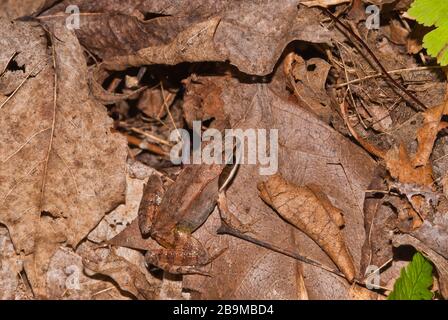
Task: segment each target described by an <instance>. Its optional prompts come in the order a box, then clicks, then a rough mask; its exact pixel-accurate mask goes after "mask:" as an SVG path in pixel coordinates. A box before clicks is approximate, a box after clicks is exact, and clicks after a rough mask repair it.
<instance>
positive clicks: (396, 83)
mask: <svg viewBox="0 0 448 320" xmlns="http://www.w3.org/2000/svg"><path fill="white" fill-rule="evenodd" d="M319 9H320V10H322V11H323V12H324V13H325V14H326V15H328V16H329V17H330V18H331V19H332V20H333V21H334V22H335V23H336V24H337V25H339V26H341V27H342V28H343V29H344V30H346V31H348V33H349V34H350V35H352V36H353V37H354V38H355V39H356V40H357V41H358V42H359V43H360V44H361V45H362V46H363V47H364V49H366V50H367V52H368V54H369V55H370V56H371V57H372V59H373V60H374V61H375V63H376V64H377V65H378V67H379V68H380V69H381V71H382V74H384V75H385V76H386V77H387V78H388V79H389V80H390V81H391V82H392V83H393V84H394V86H395V87H397V88H398V89H400V90H401V91H402V92H403V93H405V94H406V95H407V96H408V97H409V98H411V99H412V100H413V101H414V102H415V103H416V104H417V105H418V106H420V108H421V109H423V110H426V109H428V108H427V107H426V106H425V104H424V103H423V102H421V101H420V100H419V99H418V98H417V97H416V96H414V95H413V94H412V93H411V92H409V90H407V89H406V88H405V87H403V86H402V85H401V84H399V83H398V82H397V81H395V79H394V78H392V76H391V75H390V74H389V73H388V72H387V70H386V68H384V66H383V65H382V64H381V62H380V61H379V60H378V58H377V57H376V56H375V54H374V53H373V51H372V50H371V49H370V48H369V46H368V45H367V44H366V43H365V42H364V40H362V39H361V37H359V36H358V35H357V34H356V33H354V32H353V31H352V30H351V29H350V28H349V27H348V26H346V25H345V23H343V22H342V21H341V20H340V19H339V18H338V17H336V16H335V15H334V14H333V13H331V11H330V10H328V9H326V8H321V7H319ZM358 50H359V49H358Z"/></svg>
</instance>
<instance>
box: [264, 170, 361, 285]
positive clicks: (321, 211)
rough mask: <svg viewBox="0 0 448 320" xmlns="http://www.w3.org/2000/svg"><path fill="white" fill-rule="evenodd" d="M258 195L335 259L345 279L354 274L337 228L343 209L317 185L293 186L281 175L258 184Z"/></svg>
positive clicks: (351, 261)
mask: <svg viewBox="0 0 448 320" xmlns="http://www.w3.org/2000/svg"><path fill="white" fill-rule="evenodd" d="M258 190H259V192H260V197H261V198H262V199H263V200H264V201H265V202H266V203H267V204H268V205H270V206H271V207H272V208H273V209H274V210H275V211H277V213H278V214H279V215H280V216H281V217H282V218H284V219H285V220H286V221H288V222H289V223H291V224H292V225H293V226H295V227H297V228H299V229H300V230H301V231H303V232H304V233H306V234H307V235H308V236H309V237H310V238H311V239H313V240H314V241H315V242H316V243H317V244H318V245H319V246H320V247H321V248H322V249H323V250H324V251H325V252H326V253H327V254H328V255H329V256H330V258H331V259H332V260H333V261H334V262H335V264H336V265H337V266H338V268H339V269H340V270H341V271H342V272H343V273H344V275H345V276H346V277H347V280H348V281H350V282H351V281H353V279H354V277H355V272H356V271H355V267H354V265H353V259H352V257H351V255H350V252H349V250H348V249H347V246H346V244H345V239H344V237H343V235H342V233H341V231H340V228H341V227H343V225H344V220H343V217H342V212H341V211H340V210H339V209H338V208H336V207H334V206H333V205H332V204H331V202H330V200H328V198H327V197H326V196H325V194H323V193H322V192H320V191H319V190H318V188H317V187H316V186H313V187H308V186H303V187H300V186H296V185H293V184H291V183H289V182H288V181H286V180H285V179H283V177H282V176H280V175H278V174H277V175H274V176H272V177H270V178H269V179H268V180H266V181H265V182H261V183H260V184H259V185H258Z"/></svg>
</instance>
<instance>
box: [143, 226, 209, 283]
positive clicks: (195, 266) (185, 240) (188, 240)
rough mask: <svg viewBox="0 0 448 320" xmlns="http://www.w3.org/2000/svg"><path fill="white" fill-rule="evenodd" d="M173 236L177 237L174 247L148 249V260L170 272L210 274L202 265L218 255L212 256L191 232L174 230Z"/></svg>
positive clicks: (146, 257) (146, 256)
mask: <svg viewBox="0 0 448 320" xmlns="http://www.w3.org/2000/svg"><path fill="white" fill-rule="evenodd" d="M171 236H173V237H174V238H175V241H174V243H175V245H174V247H172V248H161V249H158V250H150V251H147V253H146V255H145V259H146V262H147V263H149V264H152V265H154V266H156V267H158V268H160V269H163V270H165V271H167V272H169V273H174V274H193V273H197V274H203V275H209V274H208V273H207V272H206V271H205V270H203V269H202V268H201V267H204V266H206V265H207V264H209V263H210V262H212V261H213V260H214V259H216V257H217V256H216V255H215V256H213V257H210V255H209V253H208V251H207V249H206V248H205V247H204V246H203V245H202V243H201V242H200V241H199V240H197V239H196V238H194V237H193V236H192V235H191V234H190V233H189V232H183V231H179V230H174V231H173V233H172V234H171Z"/></svg>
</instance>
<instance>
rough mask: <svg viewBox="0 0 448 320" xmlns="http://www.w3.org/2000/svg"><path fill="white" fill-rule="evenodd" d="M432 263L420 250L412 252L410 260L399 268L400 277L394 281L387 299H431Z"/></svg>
mask: <svg viewBox="0 0 448 320" xmlns="http://www.w3.org/2000/svg"><path fill="white" fill-rule="evenodd" d="M432 281H433V280H432V265H431V263H430V262H429V261H428V260H426V258H425V257H423V255H422V254H421V253H420V252H417V253H416V254H414V257H413V258H412V261H411V262H410V263H409V264H408V265H407V266H406V268H403V269H401V273H400V277H399V278H398V279H397V280H396V281H395V284H394V290H393V291H392V292H391V293H390V294H389V296H388V297H387V299H388V300H431V299H432V297H433V294H432V292H431V291H429V290H428V289H429V288H430V287H431V286H432Z"/></svg>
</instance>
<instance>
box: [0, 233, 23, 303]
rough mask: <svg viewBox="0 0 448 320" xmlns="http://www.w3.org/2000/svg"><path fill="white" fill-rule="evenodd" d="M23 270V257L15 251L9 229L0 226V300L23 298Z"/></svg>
mask: <svg viewBox="0 0 448 320" xmlns="http://www.w3.org/2000/svg"><path fill="white" fill-rule="evenodd" d="M22 270H23V263H22V259H21V258H20V256H19V255H17V254H16V252H15V251H14V247H13V245H12V242H11V239H10V238H9V233H8V230H7V229H6V228H5V227H3V226H0V300H11V299H12V300H15V299H20V298H23V296H21V295H24V292H23V291H22V290H21V288H20V284H21V283H23V281H22V279H21V278H20V272H21V271H22Z"/></svg>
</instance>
